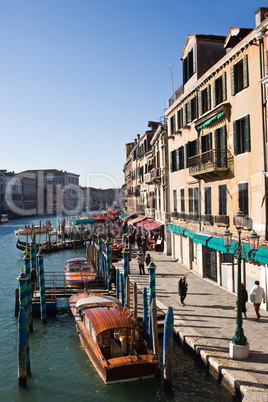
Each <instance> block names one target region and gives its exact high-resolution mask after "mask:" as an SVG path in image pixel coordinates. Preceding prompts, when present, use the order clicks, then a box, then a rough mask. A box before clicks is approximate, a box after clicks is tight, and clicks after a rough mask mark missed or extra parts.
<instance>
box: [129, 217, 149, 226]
mask: <svg viewBox="0 0 268 402" xmlns="http://www.w3.org/2000/svg"><path fill="white" fill-rule="evenodd" d="M144 219H146V216H141V215H140V216H137V218H134V219H131V220H130V221H128V225H134V223H137V222H140V221H143V220H144Z"/></svg>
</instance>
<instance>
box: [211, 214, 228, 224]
mask: <svg viewBox="0 0 268 402" xmlns="http://www.w3.org/2000/svg"><path fill="white" fill-rule="evenodd" d="M214 222H215V223H216V225H226V226H229V222H230V218H229V216H228V215H216V216H215V217H214Z"/></svg>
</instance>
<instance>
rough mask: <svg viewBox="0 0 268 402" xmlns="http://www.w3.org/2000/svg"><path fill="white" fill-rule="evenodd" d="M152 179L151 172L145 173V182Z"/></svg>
mask: <svg viewBox="0 0 268 402" xmlns="http://www.w3.org/2000/svg"><path fill="white" fill-rule="evenodd" d="M150 181H151V173H145V175H144V183H150Z"/></svg>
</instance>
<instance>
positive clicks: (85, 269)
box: [64, 257, 97, 288]
mask: <svg viewBox="0 0 268 402" xmlns="http://www.w3.org/2000/svg"><path fill="white" fill-rule="evenodd" d="M64 276H65V280H66V283H67V285H68V286H69V287H70V288H87V287H88V286H90V285H91V284H92V282H94V281H95V280H96V278H97V272H96V270H95V269H94V267H93V264H92V263H91V262H90V261H89V260H88V259H87V258H85V257H75V258H69V259H68V260H67V261H66V265H65V268H64Z"/></svg>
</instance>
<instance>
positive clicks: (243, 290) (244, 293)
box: [241, 283, 248, 318]
mask: <svg viewBox="0 0 268 402" xmlns="http://www.w3.org/2000/svg"><path fill="white" fill-rule="evenodd" d="M241 301H242V313H243V314H244V317H245V318H247V308H246V302H247V301H248V292H247V289H246V285H245V284H244V283H241Z"/></svg>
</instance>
